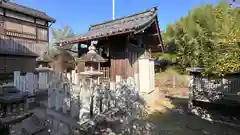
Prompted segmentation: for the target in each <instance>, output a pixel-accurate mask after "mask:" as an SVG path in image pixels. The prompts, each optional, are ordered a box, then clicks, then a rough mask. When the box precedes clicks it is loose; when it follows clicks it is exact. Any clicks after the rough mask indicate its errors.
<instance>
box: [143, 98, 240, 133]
mask: <svg viewBox="0 0 240 135" xmlns="http://www.w3.org/2000/svg"><path fill="white" fill-rule="evenodd" d="M169 100H170V102H171V103H172V105H173V106H174V108H172V109H171V108H166V111H165V112H160V111H155V112H153V113H151V114H150V115H149V117H148V121H151V123H152V124H153V125H155V126H156V127H155V129H156V130H155V132H157V133H154V134H163V135H169V134H172V135H176V134H177V135H238V134H240V129H239V127H234V126H231V125H226V124H223V123H221V122H215V121H208V120H204V119H202V118H201V117H199V116H196V115H191V114H188V105H187V102H188V99H183V98H173V97H169ZM201 105H202V106H204V107H206V108H207V109H208V110H209V109H210V110H214V108H212V107H210V106H207V105H203V104H201ZM220 112H221V111H220ZM229 112H231V111H230V110H229ZM209 113H210V114H211V116H212V117H211V118H212V119H215V120H217V119H218V117H217V116H216V115H217V114H216V112H214V111H210V112H209ZM225 114H226V110H225ZM229 115H232V114H229ZM213 116H216V117H213ZM221 121H223V120H221Z"/></svg>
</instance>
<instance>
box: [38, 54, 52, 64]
mask: <svg viewBox="0 0 240 135" xmlns="http://www.w3.org/2000/svg"><path fill="white" fill-rule="evenodd" d="M36 61H37V62H38V63H49V62H52V59H51V58H50V57H49V55H48V54H47V52H44V53H42V54H41V55H40V56H39V57H37V58H36Z"/></svg>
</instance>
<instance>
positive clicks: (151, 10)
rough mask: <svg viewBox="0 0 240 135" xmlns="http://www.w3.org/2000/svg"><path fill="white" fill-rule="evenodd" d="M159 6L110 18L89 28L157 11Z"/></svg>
mask: <svg viewBox="0 0 240 135" xmlns="http://www.w3.org/2000/svg"><path fill="white" fill-rule="evenodd" d="M157 8H158V7H157V6H155V7H152V8H151V9H147V10H145V11H142V12H138V13H135V14H131V15H128V16H123V17H120V18H117V19H114V20H108V21H104V22H101V23H97V24H93V25H90V28H89V30H90V29H91V28H92V27H95V26H99V25H104V24H107V23H111V22H115V21H120V20H123V19H125V18H130V17H134V16H137V15H140V14H144V13H147V12H156V11H157Z"/></svg>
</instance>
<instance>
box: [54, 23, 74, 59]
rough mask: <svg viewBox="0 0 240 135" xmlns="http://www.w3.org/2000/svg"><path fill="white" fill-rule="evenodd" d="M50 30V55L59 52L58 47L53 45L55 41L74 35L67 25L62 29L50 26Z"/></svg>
mask: <svg viewBox="0 0 240 135" xmlns="http://www.w3.org/2000/svg"><path fill="white" fill-rule="evenodd" d="M51 32H52V39H51V41H50V48H49V54H50V55H53V56H54V55H55V54H56V55H57V54H58V53H59V51H60V50H59V49H58V48H57V47H56V46H55V43H56V42H57V41H58V40H61V39H64V38H70V37H74V36H75V33H74V32H73V30H72V29H71V28H70V27H69V26H67V25H66V26H64V27H63V28H62V29H55V28H51Z"/></svg>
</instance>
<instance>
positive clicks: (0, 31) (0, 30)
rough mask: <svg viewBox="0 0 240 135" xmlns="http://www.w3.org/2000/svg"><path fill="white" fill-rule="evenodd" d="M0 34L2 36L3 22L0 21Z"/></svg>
mask: <svg viewBox="0 0 240 135" xmlns="http://www.w3.org/2000/svg"><path fill="white" fill-rule="evenodd" d="M0 34H4V22H3V21H0Z"/></svg>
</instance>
